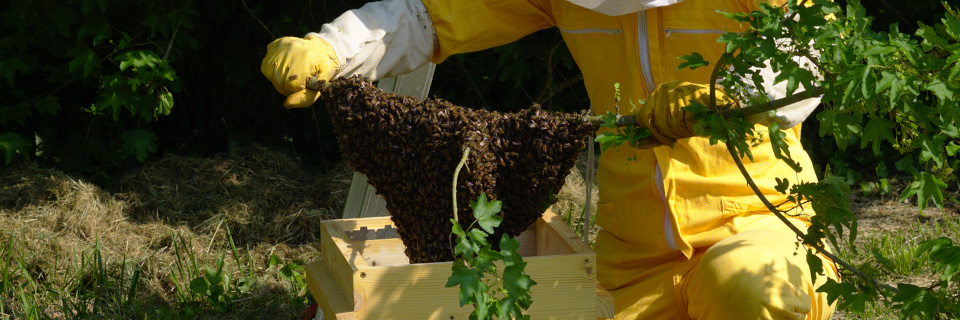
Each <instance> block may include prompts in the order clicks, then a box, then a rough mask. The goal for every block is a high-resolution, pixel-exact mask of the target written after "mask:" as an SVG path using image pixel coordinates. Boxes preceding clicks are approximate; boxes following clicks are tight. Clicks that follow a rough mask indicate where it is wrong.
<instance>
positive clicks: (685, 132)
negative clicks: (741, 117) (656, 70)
mask: <svg viewBox="0 0 960 320" xmlns="http://www.w3.org/2000/svg"><path fill="white" fill-rule="evenodd" d="M716 95H717V107H718V108H721V109H725V108H730V107H736V102H735V101H733V100H732V99H730V98H729V97H727V95H726V94H725V93H724V92H723V91H722V90H719V89H718V90H716ZM691 101H696V102H698V103H700V104H702V105H704V106H710V87H708V86H706V85H703V84H698V83H690V82H680V81H670V82H665V83H662V84H660V85H659V86H657V89H656V90H654V91H653V94H651V95H650V98H649V99H647V101H646V102H645V103H644V105H643V107H642V108H640V112H639V113H638V114H637V123H638V124H639V125H641V126H643V127H646V128H647V129H650V132H651V133H652V137H653V138H654V139H656V141H657V142H658V143H660V144H661V145H667V146H673V144H674V143H676V142H677V139H683V138H689V137H692V136H694V133H693V125H694V123H696V122H697V121H696V119H694V118H693V113H690V112H688V111H686V110H683V109H681V108H683V107H686V106H688V105H690V102H691ZM656 146H657V145H640V146H639V147H640V148H647V147H656Z"/></svg>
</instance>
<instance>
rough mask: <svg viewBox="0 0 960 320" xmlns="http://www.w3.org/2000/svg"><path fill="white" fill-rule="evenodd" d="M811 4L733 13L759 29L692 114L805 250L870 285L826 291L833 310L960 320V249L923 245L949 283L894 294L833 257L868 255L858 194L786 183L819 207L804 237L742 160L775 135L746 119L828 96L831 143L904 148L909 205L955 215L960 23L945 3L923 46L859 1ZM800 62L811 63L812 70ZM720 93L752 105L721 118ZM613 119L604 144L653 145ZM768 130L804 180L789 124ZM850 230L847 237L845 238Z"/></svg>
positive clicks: (803, 204) (737, 45)
mask: <svg viewBox="0 0 960 320" xmlns="http://www.w3.org/2000/svg"><path fill="white" fill-rule="evenodd" d="M807 4H808V5H798V4H796V3H794V2H792V1H788V2H787V4H786V5H785V7H784V8H780V7H773V6H769V5H761V8H760V10H758V11H754V12H750V13H743V14H728V13H724V14H725V15H726V16H727V17H728V18H730V19H733V20H736V21H738V22H740V23H744V24H749V26H750V30H749V31H747V32H743V33H732V32H731V33H727V34H724V35H722V36H721V37H720V40H719V41H720V42H721V43H724V44H725V45H726V53H725V54H724V55H723V57H721V58H720V59H719V61H718V62H717V63H716V64H715V65H714V70H713V73H712V76H711V78H712V79H711V84H712V85H711V86H710V87H711V92H710V97H711V102H710V104H709V106H702V105H698V104H695V103H694V104H693V105H692V106H691V107H688V108H687V109H686V110H687V111H689V112H692V113H693V114H694V117H695V118H696V119H697V124H696V126H695V131H696V133H697V134H698V135H700V136H705V137H709V138H710V141H711V143H719V142H723V143H725V144H726V147H727V150H728V151H729V152H730V154H731V156H732V157H733V160H734V162H735V163H736V165H737V166H738V168H739V170H740V172H741V173H742V174H743V175H744V177H745V179H746V181H747V184H748V185H749V186H750V187H751V189H752V190H753V192H754V193H755V194H756V195H757V196H758V198H759V199H760V201H761V202H762V203H763V204H764V205H765V206H766V207H767V209H768V210H769V211H771V212H772V213H773V214H774V215H776V216H777V217H778V218H779V219H780V220H781V221H783V222H784V223H786V224H787V225H788V227H790V228H791V230H793V232H794V233H796V234H797V237H798V239H799V240H800V242H801V243H802V244H804V245H807V246H809V247H810V248H812V250H814V251H816V253H819V254H822V255H824V256H826V257H828V258H829V259H830V260H832V261H834V262H835V263H837V264H839V265H840V266H842V267H843V269H846V270H848V271H850V272H852V273H853V274H855V275H857V277H859V278H861V279H862V280H863V281H864V283H860V284H858V283H855V282H854V283H851V282H844V283H838V282H836V281H833V280H832V279H831V280H828V281H827V283H826V284H825V285H823V286H822V287H820V288H819V289H818V290H819V291H821V292H826V293H827V294H828V299H829V300H830V301H831V302H833V301H834V300H836V299H837V298H838V297H839V298H841V307H847V308H851V309H852V311H855V312H862V311H863V310H864V307H865V304H866V303H867V302H869V301H877V300H879V299H883V301H884V302H885V303H888V304H892V306H893V307H894V308H899V309H900V310H901V315H900V317H901V319H905V318H912V317H921V318H956V317H958V316H960V301H958V297H957V296H956V295H955V289H956V288H957V287H960V247H956V246H954V245H953V243H952V242H951V241H949V240H946V239H934V240H928V241H925V242H923V243H922V244H921V245H920V247H919V248H918V249H917V250H916V251H915V252H914V256H916V257H919V256H923V255H929V256H930V257H931V259H932V261H933V262H932V263H933V266H931V270H933V271H934V272H936V273H937V274H938V275H939V276H938V277H939V278H940V279H941V281H940V282H939V285H937V286H931V287H926V288H925V287H918V286H913V285H909V284H903V283H900V284H897V285H896V287H894V286H891V285H889V284H885V283H881V282H879V281H878V280H876V279H874V278H872V277H871V276H870V275H869V274H867V273H865V272H863V271H861V270H859V269H857V268H856V267H854V266H852V265H851V264H849V263H847V262H845V261H843V260H842V259H839V258H838V257H837V256H836V255H834V254H832V252H830V251H829V250H826V245H825V243H826V241H829V242H830V244H832V245H833V247H840V246H841V245H844V246H847V247H846V248H847V249H849V250H853V251H855V250H856V248H855V247H854V246H853V242H854V240H855V239H856V235H857V220H856V217H855V216H854V215H853V212H852V210H851V205H850V203H849V201H848V200H847V196H848V194H849V193H850V188H849V185H848V184H847V182H846V181H844V180H842V179H840V178H839V177H835V176H831V175H830V174H829V172H828V173H827V175H826V176H825V177H824V178H823V179H821V181H820V182H817V183H810V182H803V183H791V182H790V181H788V180H787V179H786V178H777V184H776V186H777V188H776V189H777V190H778V191H779V192H781V193H783V194H784V195H787V198H788V199H789V201H790V202H792V204H793V205H794V207H793V209H797V210H799V211H800V212H801V214H803V213H804V211H803V210H804V209H805V208H812V209H813V210H812V211H813V214H812V215H811V214H806V215H805V217H806V218H808V219H809V227H808V228H807V230H806V232H803V231H802V230H800V229H799V228H797V227H796V226H794V225H793V224H792V223H790V220H789V219H788V218H787V216H786V212H785V211H783V210H781V209H779V208H781V206H775V205H773V204H772V203H771V202H770V201H769V200H768V199H767V195H764V194H763V193H762V192H761V191H760V189H759V188H758V187H757V184H756V182H755V181H754V180H753V178H752V177H751V176H750V174H749V172H747V171H746V169H745V166H744V165H743V160H741V159H743V158H748V159H750V160H752V155H751V150H752V148H755V147H756V146H757V145H758V144H757V142H759V141H760V140H759V139H760V138H762V137H763V136H764V134H765V133H763V132H757V127H755V126H754V124H753V123H751V122H750V121H748V120H747V119H746V116H748V115H751V114H757V113H762V112H769V111H771V110H773V109H777V108H778V107H780V106H784V105H788V104H790V103H793V102H797V101H800V100H804V99H807V98H810V97H816V96H819V97H821V98H822V104H821V109H820V111H819V113H817V114H816V116H815V117H816V118H817V119H818V120H819V121H820V132H819V134H820V136H822V137H827V136H832V137H834V138H835V140H836V142H837V146H838V147H839V148H840V149H841V150H845V149H846V147H847V146H848V144H849V142H851V141H856V140H857V139H859V141H860V144H859V145H860V148H861V149H870V150H871V151H873V153H874V154H875V155H877V156H881V154H882V152H883V151H884V150H885V149H884V147H885V146H889V147H892V148H893V149H894V150H896V151H898V152H900V153H901V154H902V155H903V160H900V161H898V166H897V167H898V169H901V170H902V171H903V172H905V173H909V174H911V175H912V176H913V177H914V181H913V182H912V183H911V184H910V185H909V186H908V187H907V188H906V189H905V190H904V191H903V192H902V193H901V195H900V199H901V200H905V199H908V198H911V197H914V196H915V197H916V200H917V205H918V207H919V209H921V210H923V209H924V208H925V207H926V206H927V203H928V202H932V203H933V204H934V205H936V206H937V207H938V208H943V202H944V197H943V191H944V190H945V189H947V188H948V185H947V184H946V183H945V182H948V181H952V180H953V179H956V177H955V174H954V172H956V171H957V170H958V167H960V160H958V159H957V158H956V155H957V154H958V153H960V129H958V122H960V102H958V100H957V94H956V93H957V92H960V67H958V64H960V13H958V12H957V11H956V10H954V9H953V8H952V7H950V6H949V5H947V4H946V3H944V8H945V9H946V10H945V11H946V13H945V14H944V17H943V19H941V22H942V23H939V24H936V25H932V26H927V25H924V24H922V23H921V24H920V27H919V28H918V29H917V32H916V33H915V34H914V37H911V36H910V35H906V34H902V33H900V32H899V30H898V28H897V26H896V25H893V26H891V27H890V28H889V31H887V32H875V31H872V30H871V28H870V22H871V18H870V17H867V16H866V14H865V10H864V9H863V7H862V6H860V4H859V3H858V2H857V1H851V2H850V3H849V5H848V6H847V7H846V10H840V8H839V6H838V5H836V4H834V3H832V2H829V1H826V0H812V1H808V2H807ZM785 13H786V14H785ZM834 16H835V18H832V19H830V18H829V17H834ZM785 40H787V41H785ZM798 57H803V58H806V60H807V61H806V62H801V61H802V59H798ZM681 58H682V59H684V60H685V61H684V62H683V63H681V64H680V68H683V67H690V68H696V67H703V66H707V65H709V62H707V61H704V60H703V58H702V56H700V55H699V54H697V53H693V54H691V55H687V56H684V57H681ZM764 66H768V67H770V68H772V69H773V71H775V72H777V73H778V75H777V76H776V79H775V81H774V82H776V83H785V84H786V88H787V95H786V97H785V98H783V99H778V100H773V101H769V98H767V94H766V92H764V86H763V80H764V79H763V78H762V77H760V76H759V68H762V67H764ZM813 67H815V68H813ZM814 70H815V71H818V73H815V72H814ZM820 74H822V76H821V75H820ZM744 82H746V83H744ZM717 87H719V88H723V90H724V91H725V93H726V94H727V95H728V96H731V95H732V96H735V97H736V100H737V101H739V102H740V103H741V104H744V105H751V106H750V107H744V108H738V109H732V108H728V109H725V110H721V109H718V108H717V107H716V96H717V95H716V92H715V91H716V90H717V89H716V88H717ZM752 90H755V91H756V92H753V91H752ZM601 119H602V124H603V126H604V127H608V128H612V129H615V131H614V132H611V133H609V134H608V135H607V136H606V137H604V138H603V139H606V141H608V142H609V145H611V146H612V145H620V144H624V143H631V144H634V145H637V144H641V143H642V142H638V141H642V139H644V138H640V139H639V140H631V139H636V137H639V136H640V135H633V137H627V134H625V133H627V132H629V131H630V130H634V129H623V128H621V126H626V128H631V127H632V126H634V125H635V123H631V122H635V121H633V120H634V118H633V117H632V116H624V117H617V116H611V115H607V116H601ZM767 129H768V131H767V132H766V136H767V137H766V139H768V140H769V145H770V146H771V147H772V148H773V151H774V154H775V155H776V157H777V158H778V159H779V160H781V161H784V162H786V163H787V164H789V165H790V166H791V167H793V168H794V170H796V171H797V172H799V171H800V170H801V169H802V168H801V167H800V165H799V163H798V162H797V161H795V160H793V158H792V157H791V155H790V153H789V146H788V145H787V143H786V141H785V139H786V134H785V133H783V132H781V131H780V130H779V127H778V125H777V124H772V125H770V126H768V128H767ZM599 140H600V137H598V141H599ZM600 142H601V146H603V143H604V142H603V141H600ZM798 216H799V214H798ZM844 232H846V234H847V237H845V238H841V237H840V236H842V235H843V234H844ZM933 256H936V258H933ZM874 257H875V258H876V260H877V263H879V264H881V265H887V264H889V260H885V258H884V257H882V256H881V255H879V254H877V253H874ZM807 260H808V263H809V264H810V267H811V270H812V271H813V273H814V275H813V276H814V277H816V274H817V273H822V270H823V265H822V262H821V260H820V259H819V258H816V256H815V255H814V253H813V251H810V250H808V259H807ZM885 261H886V262H885ZM951 292H953V293H951Z"/></svg>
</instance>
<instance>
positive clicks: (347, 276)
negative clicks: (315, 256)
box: [320, 221, 366, 288]
mask: <svg viewBox="0 0 960 320" xmlns="http://www.w3.org/2000/svg"><path fill="white" fill-rule="evenodd" d="M320 225H321V226H322V227H323V228H322V229H321V235H320V253H321V254H323V255H324V256H326V257H327V266H328V267H329V268H330V272H331V273H332V274H333V276H334V279H335V280H336V281H337V282H339V283H340V286H341V287H343V288H353V275H354V274H355V273H356V271H357V266H366V262H364V261H363V258H362V257H360V256H359V255H358V254H357V253H356V251H354V250H350V246H349V244H348V242H349V238H348V237H347V234H346V233H344V232H343V229H341V228H340V227H339V225H338V224H337V223H335V222H331V221H323V222H321V223H320Z"/></svg>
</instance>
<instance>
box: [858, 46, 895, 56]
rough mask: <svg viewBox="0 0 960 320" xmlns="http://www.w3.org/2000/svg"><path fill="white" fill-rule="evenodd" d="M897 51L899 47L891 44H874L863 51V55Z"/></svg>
mask: <svg viewBox="0 0 960 320" xmlns="http://www.w3.org/2000/svg"><path fill="white" fill-rule="evenodd" d="M896 51H897V48H896V47H891V46H872V47H869V48H867V50H865V51H864V52H863V56H864V57H869V56H872V55H878V54H888V53H892V52H896Z"/></svg>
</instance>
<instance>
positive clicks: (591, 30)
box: [559, 28, 623, 34]
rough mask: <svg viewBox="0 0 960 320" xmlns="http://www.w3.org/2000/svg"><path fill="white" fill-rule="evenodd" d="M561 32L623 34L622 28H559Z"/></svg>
mask: <svg viewBox="0 0 960 320" xmlns="http://www.w3.org/2000/svg"><path fill="white" fill-rule="evenodd" d="M559 29H560V32H563V33H570V34H585V33H602V34H623V30H621V29H601V28H588V29H563V28H559Z"/></svg>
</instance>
